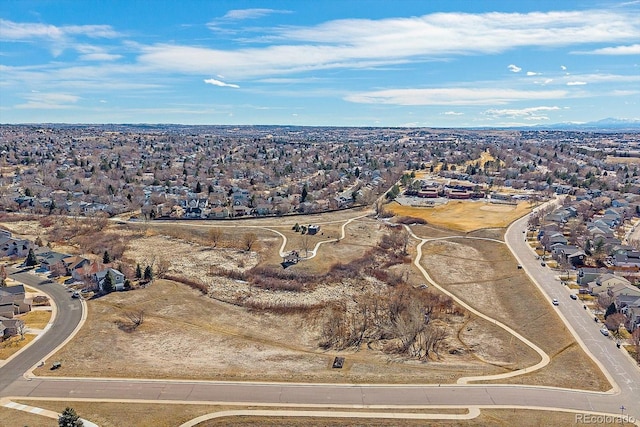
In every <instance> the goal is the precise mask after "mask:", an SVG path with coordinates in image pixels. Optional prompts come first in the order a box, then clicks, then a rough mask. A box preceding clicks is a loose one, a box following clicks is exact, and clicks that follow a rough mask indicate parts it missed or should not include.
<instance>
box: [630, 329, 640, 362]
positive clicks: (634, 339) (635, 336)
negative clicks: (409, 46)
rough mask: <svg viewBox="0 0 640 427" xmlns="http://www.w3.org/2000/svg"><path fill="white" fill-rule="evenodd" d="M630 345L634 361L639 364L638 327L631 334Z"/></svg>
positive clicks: (639, 334)
mask: <svg viewBox="0 0 640 427" xmlns="http://www.w3.org/2000/svg"><path fill="white" fill-rule="evenodd" d="M631 343H632V344H633V346H634V347H635V351H636V361H637V362H640V327H638V328H636V329H635V330H634V331H633V333H632V334H631Z"/></svg>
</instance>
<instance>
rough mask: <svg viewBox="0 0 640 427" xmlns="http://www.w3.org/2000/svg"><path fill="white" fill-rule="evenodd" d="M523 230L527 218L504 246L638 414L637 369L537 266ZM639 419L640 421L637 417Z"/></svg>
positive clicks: (512, 230) (578, 304) (515, 225)
mask: <svg viewBox="0 0 640 427" xmlns="http://www.w3.org/2000/svg"><path fill="white" fill-rule="evenodd" d="M526 226H527V217H525V218H521V219H519V220H518V221H516V222H515V223H513V225H512V226H511V227H510V228H509V230H508V231H507V233H506V234H505V240H506V242H507V244H508V245H509V247H510V248H511V250H512V251H513V252H514V254H515V256H516V257H517V258H518V260H519V263H520V264H522V265H523V267H524V269H525V270H526V272H527V273H528V274H529V276H531V277H532V278H533V279H534V280H535V281H536V282H537V283H538V284H539V285H540V287H541V288H542V289H543V290H544V292H545V293H546V294H547V296H548V297H549V303H551V299H553V298H557V299H558V301H559V302H560V304H559V305H558V306H556V307H555V310H557V311H558V313H559V314H560V315H561V316H563V317H564V318H565V319H566V321H567V322H568V323H569V325H570V326H571V329H573V330H574V331H575V333H576V334H577V335H578V337H579V339H580V340H581V341H582V342H583V343H584V345H585V346H586V347H587V349H588V351H590V352H591V354H593V355H594V356H595V357H596V359H598V360H599V361H600V363H602V365H603V366H604V368H605V369H606V370H607V371H608V372H609V373H610V374H611V376H612V377H613V380H614V381H615V382H616V383H617V385H618V386H619V387H620V392H621V394H620V396H619V398H620V401H621V402H624V406H625V407H627V408H635V410H636V411H637V412H640V369H639V368H638V366H637V365H636V364H635V362H633V360H631V359H630V358H629V356H628V355H627V353H626V352H625V351H624V350H622V349H618V348H617V347H616V345H615V341H614V340H613V339H611V338H610V337H605V336H604V335H602V334H601V333H600V328H601V327H602V326H603V325H602V324H600V323H596V322H595V321H594V320H593V314H591V312H590V311H589V310H585V309H584V308H583V304H582V303H581V302H580V301H579V300H577V301H574V300H572V299H571V298H570V297H569V295H570V289H569V288H568V287H566V286H563V285H562V283H561V281H560V280H559V279H558V275H559V272H558V271H555V270H552V269H551V268H549V267H543V266H542V265H541V264H540V263H541V261H540V260H537V259H536V258H535V254H534V253H533V252H532V250H531V248H530V247H529V245H528V243H527V242H526V241H525V238H524V236H525V234H524V233H523V231H525V230H526ZM561 274H562V273H560V275H561ZM638 415H639V416H638V418H640V414H638Z"/></svg>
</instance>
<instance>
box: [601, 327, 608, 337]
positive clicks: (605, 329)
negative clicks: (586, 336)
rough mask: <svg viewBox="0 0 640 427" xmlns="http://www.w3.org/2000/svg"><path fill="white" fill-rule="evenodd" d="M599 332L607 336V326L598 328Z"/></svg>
mask: <svg viewBox="0 0 640 427" xmlns="http://www.w3.org/2000/svg"><path fill="white" fill-rule="evenodd" d="M600 333H601V334H602V335H604V336H605V337H608V336H609V330H608V329H607V328H602V329H600Z"/></svg>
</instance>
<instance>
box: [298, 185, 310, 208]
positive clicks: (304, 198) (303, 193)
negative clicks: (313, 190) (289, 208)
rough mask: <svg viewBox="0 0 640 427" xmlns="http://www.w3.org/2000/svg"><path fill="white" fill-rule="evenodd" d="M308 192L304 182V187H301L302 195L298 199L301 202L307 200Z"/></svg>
mask: <svg viewBox="0 0 640 427" xmlns="http://www.w3.org/2000/svg"><path fill="white" fill-rule="evenodd" d="M308 194H309V191H308V190H307V185H306V184H305V185H304V187H302V197H301V198H300V201H301V202H302V203H304V201H305V200H307V195H308Z"/></svg>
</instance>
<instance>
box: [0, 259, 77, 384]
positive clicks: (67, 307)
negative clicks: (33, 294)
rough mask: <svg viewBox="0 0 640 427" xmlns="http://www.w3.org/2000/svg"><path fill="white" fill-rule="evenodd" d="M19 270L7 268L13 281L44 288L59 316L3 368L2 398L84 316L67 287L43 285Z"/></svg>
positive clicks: (62, 340) (0, 375) (0, 381)
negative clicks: (54, 304) (12, 384)
mask: <svg viewBox="0 0 640 427" xmlns="http://www.w3.org/2000/svg"><path fill="white" fill-rule="evenodd" d="M16 271H17V270H15V269H11V268H9V269H7V272H8V273H10V277H11V278H13V279H15V280H17V281H19V282H22V283H24V284H26V285H29V286H31V287H32V288H35V289H42V290H43V291H45V292H46V293H47V294H49V295H50V296H51V298H52V299H53V300H54V302H55V303H56V306H57V308H58V314H57V315H56V318H55V320H54V322H53V325H52V326H51V328H50V329H49V330H48V331H47V332H46V333H44V334H42V335H40V336H39V337H38V339H37V341H36V342H34V343H33V344H32V345H31V346H30V347H29V348H28V349H27V350H25V351H23V352H22V353H21V354H20V355H19V356H17V357H15V358H13V359H11V360H10V361H9V362H8V363H6V364H5V365H4V366H2V368H0V395H2V394H4V390H5V388H6V387H7V386H8V385H9V384H11V383H12V382H14V381H16V380H17V379H19V378H21V377H22V376H23V374H24V373H25V372H26V371H27V370H28V369H30V368H31V367H32V366H34V365H36V364H38V363H39V362H40V361H42V360H43V358H44V357H45V356H46V355H47V354H49V353H50V352H51V351H52V350H53V349H55V348H56V347H57V346H58V345H59V344H60V343H62V342H64V340H65V339H66V338H67V337H68V336H69V335H71V333H72V332H73V330H74V329H75V327H76V326H77V325H78V323H79V322H80V319H81V317H82V306H81V303H80V301H78V300H76V299H72V298H71V295H70V294H69V293H68V292H67V291H66V290H65V288H64V287H62V286H60V285H59V284H55V283H49V284H40V283H41V281H42V279H41V278H40V277H38V276H36V275H35V274H32V273H26V272H25V273H19V272H16Z"/></svg>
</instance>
